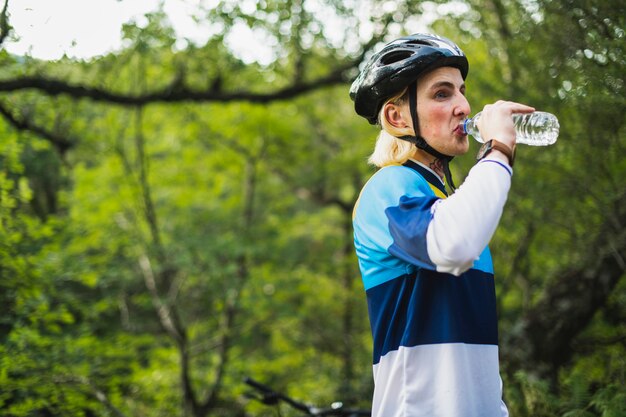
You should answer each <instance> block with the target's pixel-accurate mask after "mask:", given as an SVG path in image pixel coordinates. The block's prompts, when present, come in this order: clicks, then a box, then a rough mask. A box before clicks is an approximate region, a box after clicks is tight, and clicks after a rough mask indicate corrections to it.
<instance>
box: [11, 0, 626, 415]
mask: <svg viewBox="0 0 626 417" xmlns="http://www.w3.org/2000/svg"><path fill="white" fill-rule="evenodd" d="M214 3H215V4H214V5H212V6H211V7H204V8H202V7H199V8H198V12H197V16H196V18H197V19H198V21H199V22H203V23H204V24H206V25H210V26H211V27H214V28H218V30H216V31H215V34H214V35H213V36H212V37H211V38H210V39H209V40H208V41H207V42H206V43H202V44H197V43H194V42H192V41H187V42H184V43H182V44H181V42H180V39H176V36H175V33H174V31H173V29H172V27H171V25H170V24H169V22H168V19H167V16H166V14H165V13H163V11H162V10H155V11H154V12H153V13H149V14H148V15H146V18H147V19H146V21H145V22H144V23H142V24H139V23H137V22H129V23H128V24H126V25H125V26H124V28H123V37H124V42H125V43H124V48H123V49H121V50H119V51H116V52H112V53H109V54H106V55H104V56H99V57H96V58H92V59H86V60H82V59H75V58H68V57H64V58H62V59H59V60H53V61H47V60H41V59H36V58H33V57H30V56H28V55H26V56H15V55H12V54H10V53H8V52H7V51H6V50H2V51H1V52H0V64H1V66H0V116H1V117H0V310H1V313H0V415H3V416H50V415H63V416H118V417H121V416H193V417H207V416H224V417H229V416H241V417H243V416H270V415H275V412H276V410H275V409H273V408H268V407H265V406H263V405H260V404H259V403H258V402H255V401H251V400H250V399H249V398H247V397H246V395H245V393H246V391H247V387H246V385H245V384H244V383H243V378H244V377H246V376H251V377H253V378H255V379H257V380H260V381H263V382H265V383H267V384H269V385H271V386H273V387H275V388H277V389H278V390H281V391H283V392H286V393H288V394H289V395H291V396H292V397H295V398H298V399H301V400H303V401H306V402H310V403H314V404H318V405H324V404H330V403H331V402H332V401H336V400H341V401H343V402H344V403H345V404H348V405H350V406H354V407H361V408H368V407H369V403H370V398H371V392H372V377H371V346H370V345H371V335H370V330H369V324H368V320H367V308H366V304H365V296H364V292H363V287H362V284H361V282H360V277H359V272H358V269H357V264H356V259H355V256H354V253H353V248H352V229H351V212H352V207H353V204H354V202H355V200H356V198H357V195H358V193H359V190H360V188H361V187H362V185H363V184H364V183H365V181H366V180H367V179H368V177H369V176H370V175H371V174H372V173H373V168H372V167H371V166H368V165H367V163H366V159H367V156H368V154H369V152H370V151H371V149H372V146H373V143H374V140H375V136H376V129H375V128H373V127H371V126H369V125H368V124H367V123H366V122H365V121H364V120H363V119H360V118H359V117H358V116H356V114H355V113H354V111H353V108H352V103H351V101H350V99H349V98H348V88H349V85H350V82H351V80H352V79H353V78H354V77H355V76H356V74H357V72H358V67H359V64H360V63H361V62H362V60H363V58H365V57H367V56H369V54H371V53H372V52H373V51H375V50H377V48H380V46H381V45H382V43H383V42H384V41H388V40H391V39H393V38H395V37H397V36H399V35H403V34H406V32H407V31H408V30H409V28H410V27H411V22H413V23H414V22H415V19H416V18H417V17H419V16H422V15H423V14H424V13H425V12H426V11H429V12H433V11H435V12H436V15H437V16H436V18H435V19H433V20H432V21H431V23H430V28H429V29H430V30H431V31H433V32H435V33H438V34H441V35H444V36H447V37H450V38H451V39H453V40H455V41H456V42H457V43H458V44H459V45H460V46H461V47H462V49H463V50H464V51H465V52H466V54H467V55H468V57H469V60H470V74H469V77H468V79H467V85H468V93H467V95H468V98H469V100H470V103H471V105H472V108H473V110H474V111H478V110H479V109H481V108H482V106H483V105H485V104H487V103H490V102H493V101H494V100H497V99H501V98H504V99H511V100H515V101H520V102H523V103H528V104H530V105H532V106H534V107H536V108H537V109H541V110H545V111H549V112H552V113H554V114H556V115H557V116H558V118H559V120H560V123H561V134H560V137H559V140H558V142H557V143H556V144H555V145H553V146H551V147H549V148H533V147H528V146H519V149H518V156H517V161H516V167H515V175H514V178H513V187H512V191H511V193H510V197H509V201H508V203H507V207H506V209H505V212H504V215H503V218H502V221H501V225H500V228H499V229H498V231H497V233H496V235H495V237H494V239H493V241H492V243H491V248H492V252H493V255H494V262H495V267H496V276H497V293H498V309H499V317H500V321H499V325H500V352H501V367H502V376H503V380H504V393H505V399H506V402H507V404H508V406H509V408H510V411H511V414H512V415H513V416H515V417H521V416H533V417H539V416H567V417H574V416H581V417H582V416H605V417H608V416H624V415H626V388H625V379H626V375H625V373H626V325H625V319H626V282H625V280H624V275H625V270H626V232H625V231H626V228H625V226H626V158H625V157H624V155H625V152H626V135H625V123H624V122H625V120H626V118H625V115H626V105H625V104H626V99H625V85H624V84H625V80H624V75H625V74H626V58H625V54H624V52H625V46H626V34H625V28H626V6H625V3H624V2H623V1H621V0H562V1H549V0H466V1H456V2H454V3H450V2H445V1H429V2H420V1H408V0H398V1H393V2H391V1H377V0H367V1H365V0H364V1H349V0H345V1H343V2H340V1H330V0H327V1H325V0H263V1H241V2H240V1H220V2H214ZM7 4H8V1H7V2H6V3H5V5H4V9H3V11H2V14H1V16H0V44H2V43H4V42H5V41H6V39H10V37H11V36H19V33H17V34H16V33H14V32H13V30H12V28H11V25H10V14H9V13H8V12H7ZM237 25H246V26H247V27H249V28H251V30H252V31H253V32H254V33H255V36H258V39H262V40H263V41H264V42H266V44H267V45H269V47H270V48H271V51H272V54H271V59H270V60H269V62H268V63H263V64H261V63H258V62H243V61H242V60H241V59H240V58H238V57H237V56H236V55H235V54H234V53H233V51H232V50H229V49H228V48H227V47H226V46H225V45H226V44H225V42H224V39H225V36H227V34H228V33H229V31H231V30H232V29H233V28H234V27H235V26H237ZM181 45H182V46H181ZM477 147H478V145H477V144H476V143H473V144H472V147H471V151H470V154H475V151H476V150H477ZM453 165H454V169H453V171H454V174H455V180H456V181H455V182H456V183H457V184H459V183H461V182H462V180H463V177H464V175H465V174H466V173H467V172H468V170H469V168H470V167H471V166H472V165H473V158H472V156H471V155H468V156H465V157H460V158H456V159H455V161H454V163H453ZM282 412H283V415H286V416H288V415H292V414H289V413H290V411H289V410H288V409H283V410H282Z"/></svg>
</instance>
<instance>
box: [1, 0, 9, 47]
mask: <svg viewBox="0 0 626 417" xmlns="http://www.w3.org/2000/svg"><path fill="white" fill-rule="evenodd" d="M8 10H9V0H6V1H5V2H4V8H3V9H2V13H0V45H2V44H3V43H4V40H5V39H6V37H7V36H9V32H10V31H11V26H9V18H8V17H7V14H8Z"/></svg>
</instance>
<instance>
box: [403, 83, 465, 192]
mask: <svg viewBox="0 0 626 417" xmlns="http://www.w3.org/2000/svg"><path fill="white" fill-rule="evenodd" d="M409 111H410V113H411V122H412V123H413V132H414V133H415V136H408V135H407V136H401V137H399V138H398V139H403V140H406V141H408V142H411V143H412V144H414V145H415V146H417V147H418V148H419V149H421V150H423V151H424V152H427V153H429V154H431V155H432V156H434V157H435V158H438V159H439V160H441V165H442V167H443V174H444V176H445V178H446V184H448V185H449V186H450V188H451V189H452V191H454V190H455V189H456V187H455V186H454V182H453V181H452V173H451V172H450V161H451V160H452V158H454V156H450V155H444V154H442V153H441V152H439V151H438V150H436V149H434V148H433V147H432V146H430V145H429V144H428V142H426V139H424V138H423V137H422V136H420V135H419V133H418V132H419V121H418V118H417V81H413V82H412V83H411V84H410V85H409Z"/></svg>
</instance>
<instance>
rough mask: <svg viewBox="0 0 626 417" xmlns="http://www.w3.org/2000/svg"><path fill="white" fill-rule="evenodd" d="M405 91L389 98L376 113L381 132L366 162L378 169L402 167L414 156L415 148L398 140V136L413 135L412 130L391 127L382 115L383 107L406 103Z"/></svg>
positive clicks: (409, 143) (409, 128)
mask: <svg viewBox="0 0 626 417" xmlns="http://www.w3.org/2000/svg"><path fill="white" fill-rule="evenodd" d="M406 92H407V89H406V88H405V89H404V90H403V91H402V92H400V93H399V94H397V95H395V96H393V97H391V98H389V99H388V100H387V101H386V102H385V104H383V106H382V107H381V109H380V112H379V113H378V123H379V124H380V127H381V131H380V133H379V134H378V139H376V146H374V152H373V153H372V154H371V155H370V157H369V159H368V162H369V163H370V164H372V165H375V166H377V167H378V168H383V167H386V166H388V165H402V164H404V163H405V162H406V161H407V160H408V159H409V158H410V157H411V156H413V155H414V154H415V151H416V149H417V148H416V147H415V145H414V144H412V143H411V142H408V141H406V140H403V139H398V137H400V136H405V135H411V136H412V135H413V129H412V128H411V127H406V128H403V129H400V128H397V127H395V126H393V125H392V124H391V123H389V121H388V120H387V118H386V117H385V114H384V111H385V110H384V109H385V105H387V103H392V104H396V105H402V104H404V103H406V102H407V100H408V97H407V95H406Z"/></svg>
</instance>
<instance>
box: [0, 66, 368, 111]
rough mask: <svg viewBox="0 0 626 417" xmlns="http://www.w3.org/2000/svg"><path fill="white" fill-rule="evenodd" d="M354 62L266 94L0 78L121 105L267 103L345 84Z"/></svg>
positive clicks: (16, 86) (8, 88)
mask: <svg viewBox="0 0 626 417" xmlns="http://www.w3.org/2000/svg"><path fill="white" fill-rule="evenodd" d="M355 65H356V63H350V65H346V66H345V67H342V68H339V69H337V70H336V71H334V72H332V73H330V74H328V75H326V76H324V77H320V78H318V79H315V80H312V81H308V82H299V83H294V84H292V85H290V86H287V87H284V88H281V89H278V90H276V91H273V92H268V93H255V92H251V91H236V92H222V91H219V90H218V91H216V90H215V89H214V88H209V89H206V90H191V89H189V88H188V87H186V86H184V85H182V84H181V83H180V82H179V81H176V80H174V81H173V82H172V83H171V84H170V85H168V86H166V87H164V88H162V89H160V90H156V91H152V92H148V93H145V94H136V95H133V94H125V93H116V92H112V91H109V90H105V89H101V88H97V87H90V86H85V85H80V84H70V83H68V82H66V81H63V80H59V79H54V78H46V77H42V76H39V77H35V76H28V77H19V78H15V79H8V80H2V81H0V92H14V91H23V90H39V91H41V92H42V93H44V94H48V95H50V96H57V95H66V96H70V97H73V98H77V99H78V98H88V99H91V100H94V101H100V102H107V103H111V104H118V105H122V106H144V105H147V104H150V103H157V102H160V103H177V102H198V103H199V102H233V101H248V102H251V103H260V104H264V103H269V102H272V101H279V100H287V99H291V98H294V97H297V96H299V95H302V94H305V93H308V92H310V91H313V90H316V89H319V88H323V87H328V86H332V85H337V84H341V83H345V82H347V81H348V78H347V75H346V73H347V71H348V70H349V69H352V68H353V67H354V66H355Z"/></svg>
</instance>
